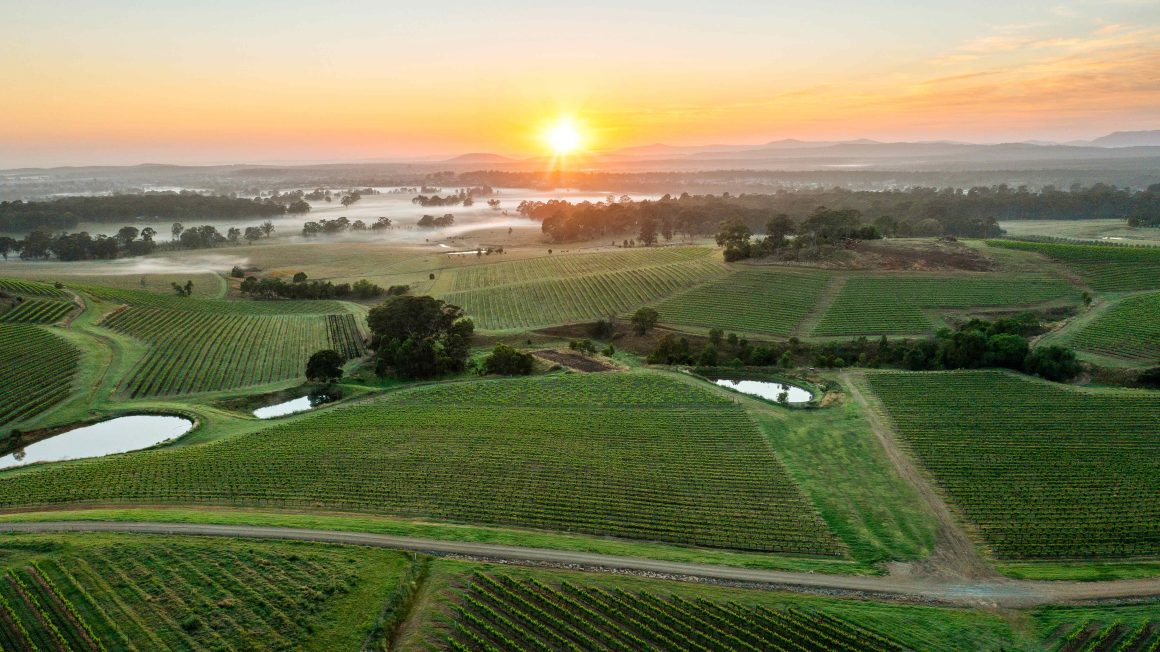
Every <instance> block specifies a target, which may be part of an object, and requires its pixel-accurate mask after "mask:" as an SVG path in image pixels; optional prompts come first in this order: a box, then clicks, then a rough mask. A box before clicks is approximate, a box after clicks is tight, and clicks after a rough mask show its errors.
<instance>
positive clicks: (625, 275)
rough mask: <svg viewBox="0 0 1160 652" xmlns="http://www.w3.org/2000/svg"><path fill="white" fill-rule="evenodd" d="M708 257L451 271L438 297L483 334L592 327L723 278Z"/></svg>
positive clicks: (645, 254) (690, 254)
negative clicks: (580, 324) (575, 324)
mask: <svg viewBox="0 0 1160 652" xmlns="http://www.w3.org/2000/svg"><path fill="white" fill-rule="evenodd" d="M712 253H713V252H712V250H711V249H706V248H691V247H685V248H661V249H647V250H646V249H642V250H633V251H625V252H608V253H601V254H582V255H567V256H557V257H554V258H551V257H550V258H535V259H531V260H522V261H513V262H504V263H496V264H494V265H482V266H477V267H470V268H466V269H461V270H458V271H456V272H455V277H454V279H453V281H452V283H451V288H452V290H451V291H449V292H446V293H444V294H442V295H441V296H440V298H442V299H443V300H445V301H448V302H450V303H453V304H455V305H457V306H462V307H463V308H464V309H465V310H466V311H467V314H468V315H470V316H471V317H472V319H474V320H475V324H476V326H477V327H478V328H481V329H485V330H504V329H512V328H534V327H539V326H550V325H555V324H565V323H571V322H578V321H595V320H596V319H600V318H603V317H607V316H608V315H612V314H618V313H621V312H624V311H626V310H629V309H632V308H636V307H639V306H642V305H645V304H647V303H650V302H653V301H656V300H657V299H660V298H662V297H665V296H667V295H669V294H672V293H673V292H676V291H677V290H680V289H684V288H688V287H690V286H692V285H695V284H697V283H701V282H703V281H706V280H709V279H712V278H716V277H718V276H721V275H723V274H725V273H726V271H725V267H724V265H723V264H722V263H720V262H719V261H718V260H717V259H716V257H715V256H713V255H712Z"/></svg>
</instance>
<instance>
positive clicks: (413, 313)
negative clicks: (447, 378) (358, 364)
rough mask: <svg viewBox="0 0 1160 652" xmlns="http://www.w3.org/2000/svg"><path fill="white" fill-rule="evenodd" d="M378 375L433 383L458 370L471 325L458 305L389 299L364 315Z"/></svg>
mask: <svg viewBox="0 0 1160 652" xmlns="http://www.w3.org/2000/svg"><path fill="white" fill-rule="evenodd" d="M367 325H368V326H370V329H371V343H370V345H371V349H372V350H374V352H375V358H376V370H377V371H378V372H379V374H380V375H386V374H387V373H391V372H392V371H393V372H394V374H395V375H397V376H399V377H402V378H434V377H436V376H442V375H444V374H448V373H452V372H456V371H463V369H464V367H465V365H466V362H467V354H468V353H469V352H470V350H471V337H472V335H473V334H474V332H475V325H474V324H473V323H472V321H471V320H470V319H468V318H467V317H466V316H465V315H464V312H463V309H462V308H460V307H459V306H454V305H451V304H449V303H445V302H443V301H440V300H438V299H435V298H433V297H427V296H418V297H412V296H399V297H392V298H390V299H388V300H387V301H385V302H383V303H382V304H380V305H378V306H375V307H374V308H372V309H371V311H370V314H368V315H367Z"/></svg>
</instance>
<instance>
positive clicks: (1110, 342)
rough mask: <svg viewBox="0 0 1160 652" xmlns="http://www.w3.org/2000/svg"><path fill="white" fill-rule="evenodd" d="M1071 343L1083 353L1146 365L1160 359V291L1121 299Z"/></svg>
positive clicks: (1071, 339) (1076, 334)
mask: <svg viewBox="0 0 1160 652" xmlns="http://www.w3.org/2000/svg"><path fill="white" fill-rule="evenodd" d="M1067 342H1068V343H1069V344H1071V345H1072V346H1074V347H1076V348H1078V349H1080V350H1081V351H1090V352H1092V353H1099V354H1102V355H1110V356H1115V357H1118V358H1124V359H1128V360H1138V361H1140V362H1146V363H1154V362H1156V361H1157V360H1160V292H1153V293H1151V294H1143V295H1139V296H1132V297H1128V298H1126V299H1123V300H1121V301H1120V302H1118V303H1116V304H1115V305H1113V306H1111V307H1109V308H1108V310H1107V312H1105V313H1103V314H1102V315H1100V316H1099V317H1097V318H1096V319H1095V321H1093V322H1091V323H1090V324H1087V325H1086V326H1084V327H1083V328H1082V329H1081V330H1080V331H1078V332H1077V333H1075V334H1074V335H1071V336H1069V337H1068V338H1067Z"/></svg>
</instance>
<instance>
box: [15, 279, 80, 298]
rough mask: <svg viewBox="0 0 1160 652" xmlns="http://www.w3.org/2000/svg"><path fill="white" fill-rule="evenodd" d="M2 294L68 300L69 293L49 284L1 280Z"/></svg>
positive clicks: (20, 280)
mask: <svg viewBox="0 0 1160 652" xmlns="http://www.w3.org/2000/svg"><path fill="white" fill-rule="evenodd" d="M0 292H3V293H5V294H11V295H15V296H20V297H28V296H32V297H49V298H52V299H67V298H68V292H65V291H64V290H62V289H60V288H57V287H56V286H54V285H49V284H48V283H41V282H39V281H25V280H22V279H18V278H0Z"/></svg>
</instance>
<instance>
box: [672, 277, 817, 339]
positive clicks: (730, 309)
mask: <svg viewBox="0 0 1160 652" xmlns="http://www.w3.org/2000/svg"><path fill="white" fill-rule="evenodd" d="M829 278H830V276H829V274H828V273H827V272H822V271H816V270H805V269H802V270H794V269H784V268H781V269H777V268H765V269H763V268H755V269H747V270H743V271H737V272H734V273H732V274H730V275H729V276H726V277H724V278H721V279H717V280H714V281H710V282H708V283H705V284H704V285H700V286H698V287H695V288H693V289H691V290H689V291H688V292H683V293H681V294H677V295H675V296H672V297H669V298H668V299H665V300H663V301H661V302H660V303H657V304H656V305H655V306H654V307H655V308H656V309H657V312H659V313H660V316H661V322H662V323H666V324H674V325H681V326H695V327H700V328H720V329H723V330H729V331H737V332H741V333H762V334H770V335H783V336H788V335H790V334H791V333H792V332H793V331H794V329H795V328H796V327H797V326H798V324H799V323H800V322H801V321H802V319H804V318H805V316H806V315H807V314H808V313H809V311H810V310H812V309H813V307H814V305H815V304H816V303H817V302H818V299H819V297H820V296H821V294H822V291H823V289H824V288H825V286H826V283H827V282H828V281H829Z"/></svg>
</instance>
